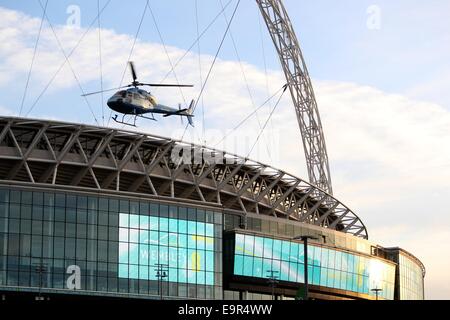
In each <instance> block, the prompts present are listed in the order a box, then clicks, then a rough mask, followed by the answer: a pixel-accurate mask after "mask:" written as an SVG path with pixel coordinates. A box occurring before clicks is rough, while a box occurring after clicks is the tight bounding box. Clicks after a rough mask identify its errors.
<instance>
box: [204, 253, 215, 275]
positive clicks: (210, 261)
mask: <svg viewBox="0 0 450 320" xmlns="http://www.w3.org/2000/svg"><path fill="white" fill-rule="evenodd" d="M205 269H206V271H214V252H212V251H206V266H205Z"/></svg>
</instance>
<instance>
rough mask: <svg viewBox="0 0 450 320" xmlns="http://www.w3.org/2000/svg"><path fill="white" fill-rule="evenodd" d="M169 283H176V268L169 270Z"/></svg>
mask: <svg viewBox="0 0 450 320" xmlns="http://www.w3.org/2000/svg"><path fill="white" fill-rule="evenodd" d="M168 276H169V281H170V282H177V281H178V271H177V269H176V268H169V274H168Z"/></svg>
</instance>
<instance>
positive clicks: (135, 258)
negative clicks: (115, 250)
mask: <svg viewBox="0 0 450 320" xmlns="http://www.w3.org/2000/svg"><path fill="white" fill-rule="evenodd" d="M128 250H129V261H130V263H131V264H136V265H137V264H139V245H138V244H137V243H130V244H129V246H128Z"/></svg>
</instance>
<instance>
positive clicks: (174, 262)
mask: <svg viewBox="0 0 450 320" xmlns="http://www.w3.org/2000/svg"><path fill="white" fill-rule="evenodd" d="M177 267H178V250H177V248H174V247H169V268H177Z"/></svg>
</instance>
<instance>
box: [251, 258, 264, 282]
mask: <svg viewBox="0 0 450 320" xmlns="http://www.w3.org/2000/svg"><path fill="white" fill-rule="evenodd" d="M253 276H254V277H257V278H263V277H264V275H263V259H262V258H254V259H253Z"/></svg>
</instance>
